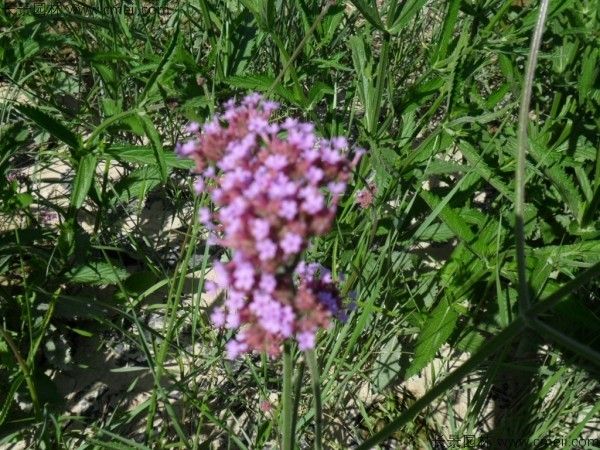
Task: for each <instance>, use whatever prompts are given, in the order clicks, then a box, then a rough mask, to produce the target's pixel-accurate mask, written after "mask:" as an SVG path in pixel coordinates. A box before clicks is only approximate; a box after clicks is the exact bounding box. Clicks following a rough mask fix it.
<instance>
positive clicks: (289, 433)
mask: <svg viewBox="0 0 600 450" xmlns="http://www.w3.org/2000/svg"><path fill="white" fill-rule="evenodd" d="M292 364H293V362H292V350H291V348H290V345H289V344H287V343H286V344H285V345H284V349H283V387H282V392H281V397H282V400H281V404H282V409H283V419H282V422H283V423H282V436H281V448H282V450H293V448H294V447H293V441H294V437H293V434H294V430H293V428H292V422H293V418H294V402H293V399H292Z"/></svg>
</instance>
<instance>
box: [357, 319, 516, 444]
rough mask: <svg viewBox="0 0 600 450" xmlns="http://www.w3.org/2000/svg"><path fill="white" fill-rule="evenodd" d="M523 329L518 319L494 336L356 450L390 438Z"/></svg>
mask: <svg viewBox="0 0 600 450" xmlns="http://www.w3.org/2000/svg"><path fill="white" fill-rule="evenodd" d="M524 329H525V324H524V323H523V320H522V319H521V318H520V317H519V318H517V319H516V320H515V321H514V322H512V323H511V324H510V325H509V326H507V327H506V328H505V329H504V330H502V331H501V332H500V333H498V334H497V335H496V336H494V337H493V338H492V339H490V341H489V342H488V343H487V345H485V346H483V347H482V348H481V349H480V350H479V351H478V352H477V353H475V354H474V355H473V356H471V357H470V358H469V359H468V360H466V361H465V362H464V364H463V365H462V366H460V367H459V368H457V369H456V370H455V371H454V372H452V373H450V374H449V375H448V376H446V378H444V379H443V380H442V381H440V382H439V383H438V384H436V385H435V386H433V387H432V388H431V389H430V390H429V391H427V392H426V393H425V394H424V395H423V397H421V398H419V399H418V400H417V401H415V402H414V403H413V404H412V405H411V406H410V407H409V408H408V409H407V410H406V411H404V412H403V413H402V414H400V415H399V416H398V417H396V418H395V419H394V420H392V421H391V422H390V423H389V424H387V425H386V426H385V427H384V428H383V429H382V430H380V431H379V432H377V433H376V434H375V435H373V436H371V437H370V438H369V439H367V440H366V441H365V442H363V443H362V444H361V445H360V446H359V447H358V448H357V449H356V450H368V449H371V448H373V447H374V446H375V445H377V444H379V443H380V442H382V441H383V440H385V439H387V438H388V437H390V436H391V435H392V434H394V433H395V432H396V431H398V430H399V429H400V428H402V427H403V426H404V425H405V424H407V423H408V422H410V421H411V420H413V419H414V418H415V417H416V416H417V414H419V412H421V410H422V409H424V408H426V407H427V406H429V404H430V403H431V402H433V401H434V400H435V399H436V398H437V397H439V396H440V395H442V394H443V393H444V392H446V391H447V390H448V389H451V388H452V387H453V386H456V385H457V384H458V383H460V381H461V380H462V379H463V378H464V377H465V376H467V375H468V374H469V373H470V372H471V371H472V370H474V369H475V368H476V367H478V366H479V365H480V364H481V363H483V362H484V361H485V360H487V359H488V358H489V357H490V356H492V355H493V354H494V353H496V352H497V351H498V350H500V349H501V348H503V347H504V346H506V345H508V344H509V343H510V342H511V341H512V340H513V339H514V338H515V337H516V336H517V335H519V334H520V333H521V332H522V331H523V330H524Z"/></svg>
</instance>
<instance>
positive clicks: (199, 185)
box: [194, 178, 205, 195]
mask: <svg viewBox="0 0 600 450" xmlns="http://www.w3.org/2000/svg"><path fill="white" fill-rule="evenodd" d="M204 188H205V186H204V180H203V179H202V178H198V179H197V180H196V182H195V183H194V192H195V193H196V195H200V194H202V193H203V192H204Z"/></svg>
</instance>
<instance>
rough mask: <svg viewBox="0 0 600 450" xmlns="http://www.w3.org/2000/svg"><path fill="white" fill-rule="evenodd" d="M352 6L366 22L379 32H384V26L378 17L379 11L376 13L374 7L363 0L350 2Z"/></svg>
mask: <svg viewBox="0 0 600 450" xmlns="http://www.w3.org/2000/svg"><path fill="white" fill-rule="evenodd" d="M351 1H352V4H353V5H354V6H356V9H358V10H359V11H360V12H361V13H362V15H363V17H364V18H365V19H367V21H368V22H369V23H370V24H371V25H373V26H374V27H375V28H377V29H378V30H380V31H385V25H383V22H382V21H381V17H379V11H377V8H376V6H374V5H372V4H369V3H367V2H366V1H365V0H351Z"/></svg>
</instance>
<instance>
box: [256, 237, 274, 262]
mask: <svg viewBox="0 0 600 450" xmlns="http://www.w3.org/2000/svg"><path fill="white" fill-rule="evenodd" d="M256 249H257V250H258V257H259V258H260V260H261V261H269V260H270V259H273V258H274V257H275V255H276V254H277V246H276V245H275V244H274V243H273V241H271V240H270V239H264V240H262V241H258V242H257V243H256Z"/></svg>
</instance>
